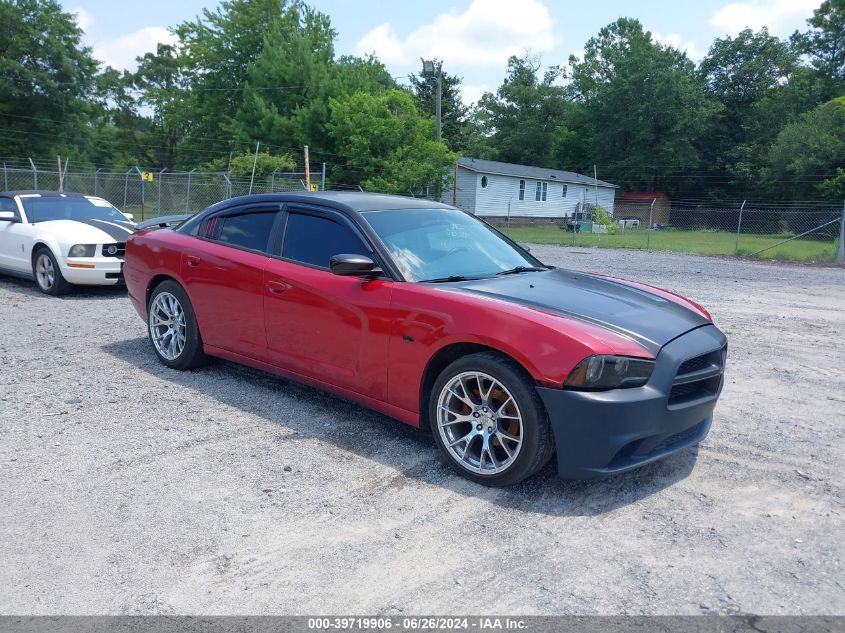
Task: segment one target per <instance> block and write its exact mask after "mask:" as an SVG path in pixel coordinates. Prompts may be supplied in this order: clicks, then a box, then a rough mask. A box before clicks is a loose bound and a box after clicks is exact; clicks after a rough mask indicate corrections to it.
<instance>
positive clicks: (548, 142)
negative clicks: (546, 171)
mask: <svg viewBox="0 0 845 633" xmlns="http://www.w3.org/2000/svg"><path fill="white" fill-rule="evenodd" d="M539 70H540V62H539V60H538V59H536V58H530V57H525V58H520V57H516V56H513V57H511V58H510V59H509V60H508V73H507V77H505V80H504V82H503V83H502V85H501V86H499V88H498V90H497V91H496V93H495V94H493V93H490V92H487V93H485V94H484V95H483V96H482V97H481V99H480V100H479V103H478V109H477V111H476V115H475V116H476V118H477V120H478V121H480V122H481V124H482V125H484V126H485V127H486V128H487V132H488V134H489V146H490V147H491V148H492V153H493V154H494V157H495V158H496V159H497V160H502V161H505V162H511V163H519V164H524V165H541V166H546V167H553V166H556V164H555V160H554V158H553V157H552V153H551V149H552V147H553V145H554V143H555V139H556V136H557V134H558V130H559V128H560V127H561V126H562V124H563V123H564V116H565V113H566V109H567V103H566V99H565V94H564V88H563V87H562V86H560V85H558V79H559V78H560V77H561V76H562V71H561V69H560V68H558V67H556V66H553V67H551V68H549V69H548V70H546V72H545V73H544V74H543V76H542V77H539V76H538V73H539Z"/></svg>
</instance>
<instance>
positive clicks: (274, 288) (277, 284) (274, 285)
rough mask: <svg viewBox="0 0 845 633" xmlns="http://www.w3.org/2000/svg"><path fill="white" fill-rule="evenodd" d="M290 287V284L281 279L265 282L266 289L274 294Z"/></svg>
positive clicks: (278, 293)
mask: <svg viewBox="0 0 845 633" xmlns="http://www.w3.org/2000/svg"><path fill="white" fill-rule="evenodd" d="M290 288H291V285H290V284H286V283H285V282H283V281H268V282H267V290H269V291H270V292H272V293H273V294H274V295H280V294H282V293H283V292H284V291H285V290H288V289H290Z"/></svg>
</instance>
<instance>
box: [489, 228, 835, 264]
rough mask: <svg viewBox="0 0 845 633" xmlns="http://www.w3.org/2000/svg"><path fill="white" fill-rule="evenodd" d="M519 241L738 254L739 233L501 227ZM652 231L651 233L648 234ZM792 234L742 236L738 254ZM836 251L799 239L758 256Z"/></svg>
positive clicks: (815, 257)
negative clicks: (593, 231)
mask: <svg viewBox="0 0 845 633" xmlns="http://www.w3.org/2000/svg"><path fill="white" fill-rule="evenodd" d="M502 232H504V233H505V234H506V235H509V236H510V237H511V239H513V240H516V241H517V242H529V243H533V244H558V245H562V246H589V247H598V248H634V249H645V248H649V249H651V250H656V251H675V252H678V253H700V254H702V255H735V254H736V233H730V232H727V231H646V230H644V229H632V228H627V229H625V232H624V233H623V232H622V231H621V230H617V233H616V234H609V233H577V234H574V235H573V234H572V233H571V232H569V231H563V230H561V229H560V228H558V227H557V226H553V225H546V226H517V227H512V228H511V229H502ZM649 233H651V235H648V234H649ZM788 237H790V235H789V234H770V235H753V234H744V235H740V238H739V254H740V255H751V254H752V253H755V252H756V251H759V250H760V249H762V248H766V247H767V246H774V245H775V244H777V243H778V242H780V241H782V240H785V239H787V238H788ZM835 252H836V248H835V244H834V243H833V242H832V241H819V240H815V239H797V240H793V241H792V242H786V243H785V244H781V245H780V246H777V247H775V248H773V249H771V250H768V251H764V252H762V253H760V254H758V255H756V256H755V257H759V258H760V259H778V260H785V261H830V260H832V259H833V257H834V255H835Z"/></svg>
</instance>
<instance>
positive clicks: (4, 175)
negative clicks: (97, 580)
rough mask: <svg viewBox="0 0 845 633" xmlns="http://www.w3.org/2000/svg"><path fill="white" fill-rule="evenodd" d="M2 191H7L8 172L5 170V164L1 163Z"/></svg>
mask: <svg viewBox="0 0 845 633" xmlns="http://www.w3.org/2000/svg"><path fill="white" fill-rule="evenodd" d="M3 184H4V187H3V191H8V190H9V170H8V169H6V163H5V162H4V163H3Z"/></svg>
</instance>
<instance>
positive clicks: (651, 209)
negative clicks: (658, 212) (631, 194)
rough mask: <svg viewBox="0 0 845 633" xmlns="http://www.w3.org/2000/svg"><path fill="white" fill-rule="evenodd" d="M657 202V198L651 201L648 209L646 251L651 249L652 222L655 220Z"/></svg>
mask: <svg viewBox="0 0 845 633" xmlns="http://www.w3.org/2000/svg"><path fill="white" fill-rule="evenodd" d="M655 202H657V198H655V199H654V200H652V201H651V206H650V207H649V208H648V226H647V227H646V233H645V247H646V250H649V249H651V231H652V226H654V225H653V223H652V220H653V219H654V203H655Z"/></svg>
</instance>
